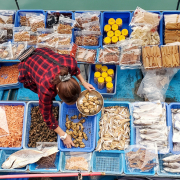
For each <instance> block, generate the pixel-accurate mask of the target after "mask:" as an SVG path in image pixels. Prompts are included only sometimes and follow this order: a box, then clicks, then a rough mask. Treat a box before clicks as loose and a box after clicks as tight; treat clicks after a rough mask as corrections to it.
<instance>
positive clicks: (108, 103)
mask: <svg viewBox="0 0 180 180" xmlns="http://www.w3.org/2000/svg"><path fill="white" fill-rule="evenodd" d="M109 106H123V107H127V108H129V111H130V103H129V102H123V101H104V107H109ZM100 118H101V112H99V113H98V115H97V130H96V131H97V133H96V146H97V142H98V140H99V121H100ZM130 130H131V131H130V145H133V144H134V141H133V140H134V138H133V134H134V133H133V121H132V115H131V113H130ZM101 152H102V153H124V150H122V151H120V150H102V151H101Z"/></svg>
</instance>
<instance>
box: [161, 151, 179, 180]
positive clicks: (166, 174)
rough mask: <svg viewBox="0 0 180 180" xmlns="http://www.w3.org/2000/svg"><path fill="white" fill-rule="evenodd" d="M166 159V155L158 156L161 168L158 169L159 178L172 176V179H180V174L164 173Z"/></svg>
mask: <svg viewBox="0 0 180 180" xmlns="http://www.w3.org/2000/svg"><path fill="white" fill-rule="evenodd" d="M168 155H172V154H168ZM168 155H166V156H168ZM164 157H165V155H164V154H159V155H158V159H159V168H158V170H157V174H158V176H164V177H167V176H170V177H172V176H178V177H180V173H170V172H166V171H164V170H163V168H164V166H163V162H164V161H163V160H162V159H163V158H164Z"/></svg>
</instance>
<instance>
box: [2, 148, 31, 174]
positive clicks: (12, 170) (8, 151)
mask: <svg viewBox="0 0 180 180" xmlns="http://www.w3.org/2000/svg"><path fill="white" fill-rule="evenodd" d="M15 152H17V151H16V150H2V151H1V154H0V171H6V172H24V171H26V170H27V166H26V167H23V168H18V169H2V164H3V163H4V162H5V160H6V159H7V158H8V157H9V156H10V155H11V154H13V153H15Z"/></svg>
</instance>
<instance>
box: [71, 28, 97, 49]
mask: <svg viewBox="0 0 180 180" xmlns="http://www.w3.org/2000/svg"><path fill="white" fill-rule="evenodd" d="M74 35H75V44H76V45H78V46H98V44H99V37H100V36H99V35H98V33H97V32H96V31H75V32H74Z"/></svg>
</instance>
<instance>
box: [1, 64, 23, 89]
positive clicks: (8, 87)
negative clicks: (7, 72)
mask: <svg viewBox="0 0 180 180" xmlns="http://www.w3.org/2000/svg"><path fill="white" fill-rule="evenodd" d="M14 64H17V63H15V62H14V63H13V62H7V61H6V62H0V68H1V67H2V66H12V65H14ZM0 70H1V69H0ZM20 87H21V83H20V82H17V83H13V84H3V85H0V90H6V89H17V88H20Z"/></svg>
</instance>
